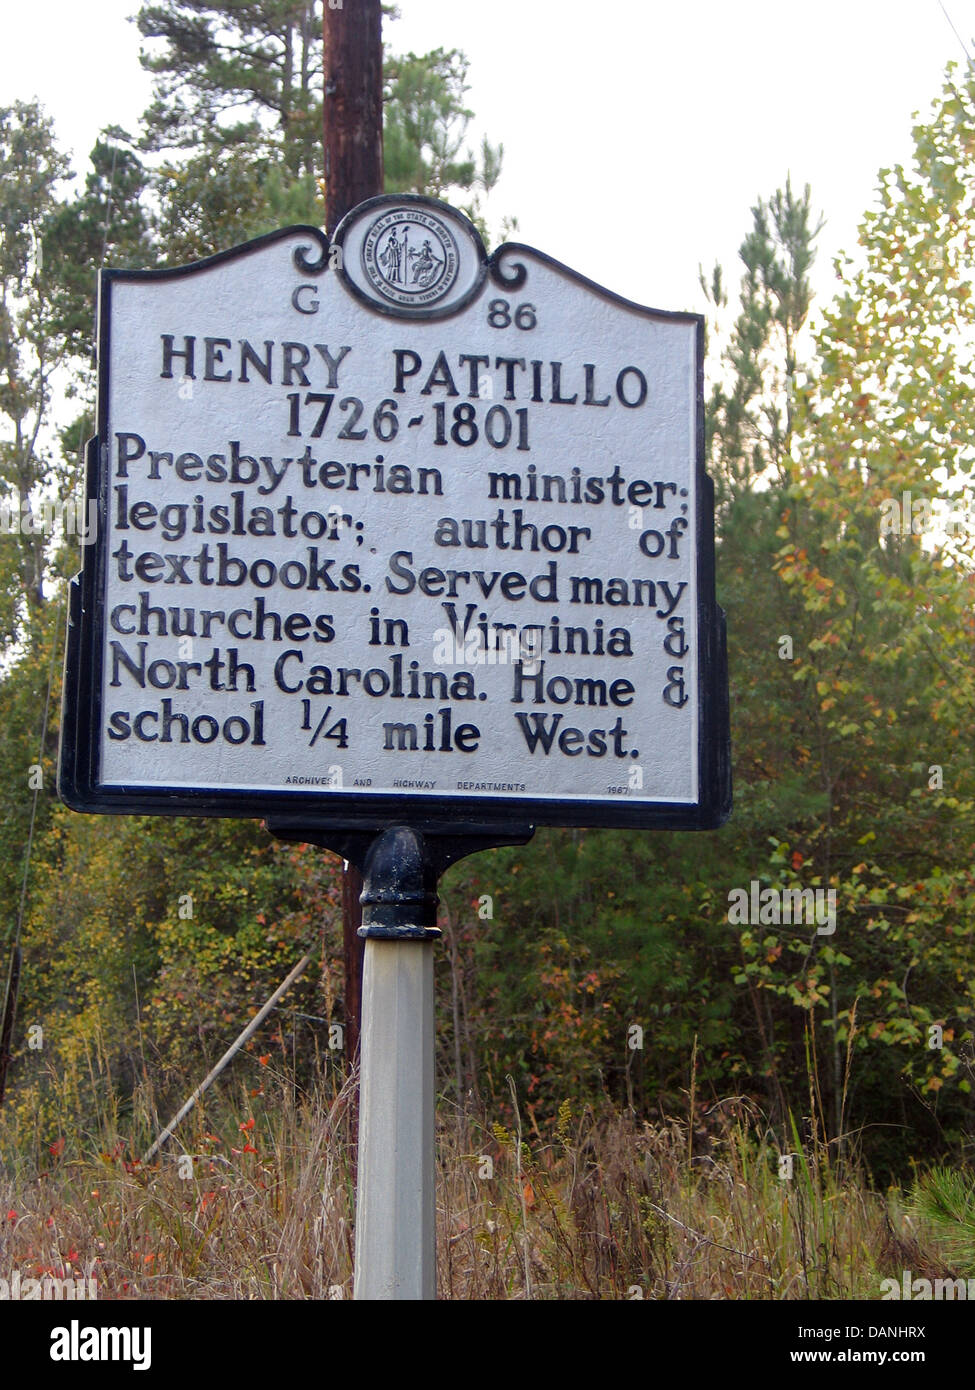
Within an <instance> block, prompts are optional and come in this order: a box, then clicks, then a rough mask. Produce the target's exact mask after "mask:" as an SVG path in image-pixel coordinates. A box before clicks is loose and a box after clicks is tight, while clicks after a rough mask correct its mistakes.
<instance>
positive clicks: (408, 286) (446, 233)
mask: <svg viewBox="0 0 975 1390" xmlns="http://www.w3.org/2000/svg"><path fill="white" fill-rule="evenodd" d="M459 265H460V261H459V255H458V251H457V243H456V241H455V240H454V235H453V232H452V231H451V230H450V228H449V227H448V225H447V223H446V222H445V221H444V220H443V218H441V217H438V216H437V214H436V213H434V212H430V211H428V210H427V209H426V208H414V207H410V206H409V205H405V206H403V207H397V208H393V209H391V210H390V211H389V212H384V213H383V214H382V216H381V217H377V218H376V220H375V221H374V222H373V223H372V225H371V226H370V227H369V230H368V231H367V232H366V235H365V238H364V240H363V242H362V269H363V271H364V273H365V275H366V278H367V279H368V280H369V283H370V284H371V285H372V286H373V288H374V289H375V290H376V291H377V293H378V294H380V295H381V296H382V297H383V299H385V300H387V301H388V302H389V303H390V304H402V305H407V306H409V305H415V306H417V307H419V306H420V305H430V304H437V303H438V302H439V301H440V300H441V299H443V298H444V297H445V296H446V295H448V294H449V293H450V291H451V289H452V288H453V286H454V283H455V281H456V279H457V275H458V270H459Z"/></svg>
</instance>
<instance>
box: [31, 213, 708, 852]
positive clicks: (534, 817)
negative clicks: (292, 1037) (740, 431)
mask: <svg viewBox="0 0 975 1390" xmlns="http://www.w3.org/2000/svg"><path fill="white" fill-rule="evenodd" d="M402 201H410V202H414V203H415V202H418V201H421V202H424V203H426V204H429V205H430V206H431V208H433V209H436V210H442V209H443V208H444V207H445V205H444V204H441V203H439V202H438V201H437V200H436V199H430V198H425V199H421V198H419V197H417V196H416V195H414V196H413V197H410V198H409V199H406V198H397V197H395V196H391V195H386V196H383V197H382V198H378V199H370V200H369V201H368V203H363V204H360V205H359V208H356V209H353V210H352V212H351V213H349V215H348V218H347V219H346V221H347V222H351V220H352V219H353V218H354V217H356V216H358V214H359V213H360V212H361V210H362V209H363V208H366V207H371V206H379V205H380V204H388V205H389V206H394V205H395V204H396V203H397V202H402ZM448 211H449V212H450V213H451V214H452V215H453V216H454V217H457V216H458V214H457V213H456V211H455V210H454V209H452V208H451V209H448ZM472 230H473V229H472ZM296 235H300V236H307V237H309V238H310V239H311V240H312V242H313V245H314V246H317V248H318V250H319V255H318V256H317V257H315V258H311V257H309V256H308V254H307V250H308V248H305V247H301V246H299V247H297V248H296V249H295V251H294V255H293V260H294V264H295V269H296V271H298V272H299V273H300V274H303V275H310V276H318V275H322V274H325V273H327V272H328V261H329V247H330V243H329V241H328V238H327V237H326V236H325V234H324V233H323V232H322V231H321V230H320V229H318V228H317V227H308V226H301V225H298V226H291V227H283V228H281V229H279V230H278V231H275V232H270V233H268V234H267V235H266V236H262V237H257V238H255V239H254V240H252V241H248V242H245V243H244V244H243V245H241V246H236V247H232V248H231V249H230V250H228V251H221V252H219V253H218V254H217V255H214V256H209V257H207V258H206V259H204V260H200V261H194V262H192V263H190V264H188V265H184V266H177V267H174V268H171V269H159V270H103V271H102V272H101V274H100V277H99V307H98V322H99V353H98V412H97V420H98V423H97V429H98V434H97V435H96V436H95V438H93V439H92V440H90V441H89V444H88V452H87V470H86V481H85V506H86V511H85V514H86V515H88V507H89V506H90V504H92V503H95V504H96V506H97V507H98V517H99V525H98V528H97V531H96V539H95V541H94V544H92V545H89V546H87V547H85V550H84V557H83V566H82V570H81V572H80V573H79V574H78V575H76V576H75V577H74V578H73V579H72V580H71V581H70V587H69V602H68V629H67V637H66V643H65V662H64V687H63V690H64V693H63V703H62V726H61V744H60V753H59V765H58V795H59V796H60V798H61V800H62V801H63V802H64V803H65V804H66V805H67V806H68V807H70V808H71V809H72V810H74V811H79V812H85V813H89V814H99V815H104V814H109V815H172V816H225V817H234V818H237V819H246V820H250V819H273V820H275V821H276V822H280V823H288V824H291V825H299V824H300V825H301V826H303V827H308V828H309V829H313V830H316V831H345V830H348V831H373V830H381V829H382V828H384V827H385V826H388V825H389V824H392V823H397V822H403V821H408V822H409V823H410V824H411V825H414V826H416V827H417V828H418V829H424V828H427V829H430V830H436V831H437V832H438V833H440V834H446V833H456V834H463V833H464V829H465V826H469V825H470V824H476V825H478V826H480V827H484V826H485V825H487V826H496V827H497V828H498V829H499V830H502V831H503V830H504V829H505V828H507V827H510V826H511V825H513V824H525V823H526V822H529V821H530V822H531V823H532V824H537V825H561V826H574V827H583V826H598V827H606V828H616V829H639V830H650V829H660V830H710V829H716V828H717V827H719V826H721V825H723V824H724V822H725V821H726V820H727V818H728V816H729V815H730V813H731V804H732V798H731V737H730V719H729V704H728V666H727V648H726V638H725V615H724V612H723V611H722V610H721V609H720V608H719V607H718V605H717V601H716V597H715V582H714V575H715V565H714V485H713V483H712V480H711V478H710V477H709V476H708V473H707V471H706V468H705V458H704V318H703V316H702V315H700V314H691V313H680V312H677V313H675V312H673V311H668V310H659V309H651V308H649V307H647V306H645V305H641V304H636V303H634V302H633V301H632V300H628V299H624V298H623V297H622V296H620V295H617V294H615V293H613V291H612V290H608V289H606V288H605V287H604V286H602V285H599V284H597V283H596V282H595V281H593V280H589V279H587V278H586V277H585V276H584V275H580V274H579V273H578V272H577V271H574V270H572V269H571V267H569V266H566V265H564V264H563V263H562V262H560V261H558V260H556V259H554V258H553V257H551V256H548V255H546V254H545V253H544V252H542V251H538V250H536V249H535V248H534V247H531V246H527V245H524V244H523V243H518V242H508V243H505V244H504V245H503V246H500V247H498V249H497V250H496V251H495V252H494V254H493V255H492V256H491V257H489V258H487V257H485V263H484V267H483V269H484V274H482V275H481V276H480V277H479V279H478V284H477V287H476V291H480V290H481V289H482V288H483V285H484V281H485V278H486V276H488V275H489V276H490V278H491V280H493V281H494V283H495V284H497V285H499V286H501V287H502V288H505V289H508V290H512V289H517V288H519V287H520V286H521V285H523V284H524V283H525V281H526V279H527V275H528V271H527V268H526V266H525V264H524V260H522V261H520V262H519V261H514V262H513V263H512V264H510V265H508V264H502V262H503V261H507V260H509V259H511V258H515V257H523V258H525V259H535V260H537V261H538V262H539V263H541V264H543V265H547V266H550V267H552V268H553V269H555V270H557V271H558V272H559V273H561V274H563V275H565V276H567V277H569V278H570V279H571V280H574V281H575V282H576V283H577V284H579V285H582V286H583V287H585V288H586V289H588V290H589V291H590V292H592V293H594V294H596V295H598V296H600V297H601V298H603V299H606V300H608V301H609V302H610V303H612V304H615V305H619V306H620V307H622V308H626V309H628V310H631V311H636V312H638V313H640V314H643V315H645V316H647V317H649V318H653V319H670V320H673V319H676V320H679V321H681V322H684V323H690V324H694V325H695V343H696V353H695V356H696V385H695V393H696V471H697V508H696V510H697V537H696V539H697V557H698V566H697V571H698V572H697V598H698V612H697V636H698V640H699V643H700V646H699V651H698V794H699V799H698V802H697V803H696V804H694V805H687V804H680V803H671V802H653V801H641V802H634V801H630V800H629V799H628V798H626V797H620V798H619V800H618V801H609V800H605V799H600V800H598V801H596V800H571V799H556V798H546V799H542V798H538V797H531V796H517V797H515V796H509V797H491V798H490V799H486V798H482V797H472V796H465V795H463V794H457V795H454V794H452V793H449V792H444V793H443V794H439V793H438V794H436V795H430V794H417V795H410V794H409V793H405V792H404V793H399V794H394V793H389V794H384V793H376V794H372V795H369V796H362V795H358V796H357V795H356V794H355V793H354V792H349V791H347V790H345V791H341V792H323V791H315V792H307V791H294V792H280V791H274V792H266V791H258V790H242V789H229V788H228V789H221V790H219V791H214V790H213V789H210V788H203V789H199V790H192V789H187V788H185V787H167V786H160V787H155V788H146V787H142V786H126V785H119V784H114V783H113V784H112V785H111V787H110V788H109V787H106V786H105V785H104V784H102V783H100V782H99V780H98V740H97V737H96V731H97V730H98V729H99V728H100V727H101V693H102V692H101V658H102V656H103V654H104V650H105V647H104V643H105V614H104V606H103V605H102V604H100V602H99V598H100V595H101V594H103V593H104V592H105V566H106V563H107V559H108V555H107V545H106V544H105V539H104V536H105V528H104V526H103V525H102V524H101V523H102V520H103V518H105V517H106V516H107V515H108V512H107V508H108V504H109V483H110V474H111V469H110V465H109V461H108V447H107V443H103V441H106V440H107V425H108V420H107V414H108V371H109V360H110V331H111V297H112V286H113V285H114V284H115V283H116V282H119V283H131V282H143V281H146V280H167V279H178V278H182V277H184V276H189V275H194V274H196V273H198V272H199V271H201V270H204V269H209V268H210V267H212V266H214V265H216V264H219V263H221V262H224V261H228V260H231V259H239V258H242V257H245V256H247V255H250V254H252V253H253V252H254V251H255V250H257V249H259V248H262V247H264V246H267V245H269V244H271V243H273V242H275V241H280V240H284V239H293V238H294V237H295V236H296ZM475 235H476V232H475ZM479 240H480V239H479V238H478V241H479ZM483 254H484V253H483V246H482V255H483ZM342 279H343V282H344V283H345V284H346V285H348V283H349V282H348V280H347V278H346V276H345V275H344V274H343V275H342ZM476 291H475V293H476ZM474 297H475V296H474V294H471V295H465V296H464V298H463V299H462V300H461V301H459V302H457V303H456V304H453V305H451V306H450V313H449V315H448V314H442V315H437V317H448V316H452V315H454V314H457V313H461V312H463V310H464V309H465V308H466V307H467V305H468V304H469V303H470V302H471V301H472V299H473V298H474ZM357 298H358V299H359V300H360V302H361V303H362V304H363V305H364V307H366V308H368V309H370V310H371V311H372V312H375V313H377V314H385V313H386V312H387V311H386V310H385V309H383V308H382V307H381V306H379V305H377V304H374V303H373V302H371V301H369V300H367V299H366V298H365V297H363V296H361V295H357ZM405 316H407V317H420V316H419V315H405ZM423 317H425V318H426V317H432V316H431V315H429V314H424V315H423Z"/></svg>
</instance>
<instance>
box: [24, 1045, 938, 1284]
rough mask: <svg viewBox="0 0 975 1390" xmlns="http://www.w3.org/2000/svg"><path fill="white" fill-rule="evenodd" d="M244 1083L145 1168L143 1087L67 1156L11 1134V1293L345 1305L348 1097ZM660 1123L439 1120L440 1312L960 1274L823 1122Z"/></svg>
mask: <svg viewBox="0 0 975 1390" xmlns="http://www.w3.org/2000/svg"><path fill="white" fill-rule="evenodd" d="M262 1090H263V1092H264V1094H263V1095H261V1097H260V1100H259V1101H257V1102H256V1103H255V1100H254V1092H253V1091H252V1090H251V1091H248V1090H247V1089H246V1088H244V1087H241V1086H240V1085H239V1083H238V1084H235V1083H233V1082H230V1081H227V1082H226V1083H221V1084H219V1085H218V1086H217V1087H215V1088H214V1091H213V1092H211V1094H210V1095H209V1096H208V1097H207V1099H206V1102H205V1108H201V1109H199V1110H198V1111H196V1112H194V1114H193V1115H191V1116H189V1117H188V1118H187V1120H186V1121H185V1122H184V1124H183V1125H182V1126H181V1128H180V1130H179V1132H178V1134H177V1135H176V1136H175V1137H174V1138H173V1139H172V1140H171V1141H170V1142H169V1143H168V1144H167V1146H166V1148H165V1150H164V1151H163V1154H162V1155H160V1157H159V1158H158V1159H157V1160H154V1161H153V1163H152V1164H150V1165H149V1166H148V1167H144V1166H143V1165H142V1164H141V1163H140V1162H139V1161H138V1154H140V1153H142V1152H144V1151H145V1149H146V1148H147V1147H148V1145H149V1142H150V1140H151V1138H152V1137H153V1134H154V1133H155V1132H156V1130H157V1129H158V1128H159V1127H160V1126H159V1120H158V1113H157V1107H156V1105H155V1104H154V1101H153V1097H152V1096H151V1094H150V1092H149V1089H148V1087H147V1088H145V1089H144V1090H143V1091H142V1092H140V1093H139V1094H138V1095H137V1096H136V1098H135V1102H134V1104H132V1105H131V1106H130V1107H128V1108H127V1109H126V1111H125V1113H124V1114H121V1113H119V1110H118V1107H117V1106H113V1105H112V1104H111V1103H110V1102H103V1104H102V1108H101V1111H100V1113H99V1115H98V1119H97V1123H96V1126H95V1130H94V1131H93V1132H89V1133H87V1134H78V1135H72V1134H71V1133H70V1132H69V1131H68V1130H67V1129H66V1130H65V1132H64V1136H63V1138H62V1139H59V1140H58V1141H56V1142H55V1143H54V1144H53V1145H52V1144H46V1143H42V1142H41V1141H40V1139H39V1136H38V1135H37V1133H35V1132H32V1131H31V1130H30V1127H29V1125H27V1126H25V1125H24V1124H23V1123H22V1124H20V1125H19V1126H17V1127H16V1132H15V1127H14V1126H12V1124H11V1123H10V1122H9V1120H8V1119H4V1118H0V1154H2V1174H0V1276H2V1277H5V1278H9V1277H10V1275H11V1273H12V1271H13V1270H14V1269H19V1270H20V1272H21V1278H22V1279H27V1278H38V1277H43V1275H44V1274H45V1273H48V1274H50V1275H53V1276H54V1277H58V1278H63V1277H71V1276H74V1277H81V1276H91V1275H93V1276H94V1277H95V1278H97V1280H98V1296H99V1298H101V1299H113V1298H122V1299H124V1298H164V1299H241V1298H244V1299H300V1298H313V1299H324V1298H348V1297H351V1290H352V1268H353V1244H354V1235H353V1232H354V1210H355V1144H354V1102H353V1096H354V1092H353V1088H352V1086H351V1085H350V1083H349V1082H348V1081H343V1079H342V1078H341V1075H340V1074H339V1073H338V1072H337V1071H335V1072H332V1073H331V1077H330V1079H326V1080H324V1081H323V1082H322V1083H321V1086H320V1088H319V1090H318V1091H317V1092H316V1093H315V1094H312V1095H305V1096H301V1095H296V1092H295V1088H294V1085H293V1081H292V1079H291V1078H290V1077H289V1076H288V1075H287V1074H286V1073H285V1072H283V1071H280V1072H278V1073H277V1074H276V1075H275V1074H274V1072H273V1068H269V1069H268V1073H267V1078H266V1082H265V1085H264V1087H263V1088H262ZM692 1113H694V1114H695V1117H696V1118H695V1122H694V1123H693V1124H691V1123H689V1122H688V1120H687V1119H685V1118H683V1117H679V1116H675V1117H672V1118H667V1119H662V1120H657V1121H654V1122H649V1121H647V1120H643V1119H639V1118H637V1117H636V1116H634V1115H633V1114H629V1113H620V1112H614V1111H612V1110H609V1109H607V1110H606V1111H605V1112H603V1113H599V1114H597V1113H595V1112H593V1111H592V1110H588V1109H587V1110H586V1111H585V1112H584V1113H582V1114H578V1115H574V1114H572V1112H571V1110H570V1108H569V1106H568V1104H566V1105H563V1107H562V1109H561V1112H560V1114H559V1117H558V1119H557V1121H555V1122H553V1124H552V1125H551V1129H550V1132H549V1133H545V1132H543V1130H541V1129H539V1127H538V1125H537V1124H536V1122H535V1120H534V1118H531V1119H530V1121H529V1123H528V1125H527V1127H526V1126H525V1125H524V1124H523V1121H522V1114H521V1108H520V1107H519V1104H518V1096H517V1094H516V1093H515V1091H514V1088H513V1087H512V1104H511V1106H510V1111H509V1114H508V1116H507V1117H506V1119H505V1122H504V1123H501V1122H500V1121H494V1122H492V1121H491V1120H490V1119H489V1118H486V1117H484V1118H477V1117H473V1116H471V1115H464V1114H461V1113H459V1112H458V1111H457V1110H456V1109H455V1108H451V1106H450V1105H449V1104H448V1103H447V1102H446V1101H443V1100H442V1101H441V1104H440V1107H439V1110H438V1174H437V1182H438V1188H437V1208H438V1210H437V1223H438V1252H439V1253H438V1259H439V1295H440V1297H441V1298H444V1299H504V1300H508V1299H625V1298H638V1297H639V1298H647V1299H834V1298H877V1297H879V1295H880V1288H879V1285H880V1280H881V1279H882V1278H884V1277H887V1276H889V1275H894V1277H899V1276H900V1271H901V1270H902V1268H910V1269H911V1270H912V1271H913V1273H914V1275H923V1274H925V1273H928V1274H932V1275H935V1276H946V1275H950V1274H952V1273H954V1272H955V1271H952V1270H951V1269H950V1267H948V1266H947V1265H946V1264H945V1261H944V1258H943V1257H942V1256H941V1255H940V1254H939V1253H938V1247H937V1243H936V1241H935V1240H934V1238H933V1236H932V1233H931V1232H930V1231H929V1230H927V1229H926V1228H925V1226H924V1222H923V1219H922V1218H920V1217H919V1216H918V1215H917V1213H916V1211H914V1210H913V1209H912V1208H911V1206H910V1203H909V1202H908V1200H907V1199H906V1198H903V1199H902V1198H901V1196H900V1194H898V1193H893V1192H891V1193H884V1194H879V1193H877V1192H875V1191H872V1190H870V1188H869V1186H868V1184H867V1183H866V1182H865V1180H864V1178H863V1176H862V1174H861V1173H860V1172H859V1171H858V1169H857V1166H856V1163H855V1160H853V1159H851V1158H849V1157H848V1158H847V1159H846V1160H845V1161H844V1163H843V1164H842V1165H838V1164H837V1163H836V1162H835V1161H833V1160H832V1159H831V1152H830V1150H829V1148H828V1147H827V1146H825V1145H823V1144H821V1143H819V1142H818V1141H817V1140H816V1138H815V1136H814V1134H813V1129H814V1127H813V1126H809V1127H808V1128H807V1130H806V1131H805V1132H803V1133H800V1130H799V1128H798V1127H797V1128H796V1130H795V1132H794V1135H793V1137H792V1142H791V1143H790V1145H789V1146H788V1149H789V1152H791V1153H792V1155H793V1161H792V1169H791V1173H792V1175H791V1177H784V1176H780V1173H782V1172H784V1171H785V1169H787V1168H788V1166H789V1165H788V1164H787V1163H786V1164H785V1165H784V1167H783V1165H782V1162H781V1160H782V1157H783V1155H782V1149H783V1148H784V1147H785V1146H784V1145H783V1144H782V1143H781V1141H780V1140H779V1139H778V1138H777V1137H776V1136H775V1135H774V1134H773V1133H772V1132H771V1130H770V1129H769V1127H768V1126H767V1125H766V1124H765V1122H764V1121H763V1118H762V1116H761V1115H760V1114H759V1112H758V1111H757V1110H756V1109H755V1108H754V1106H753V1105H752V1104H751V1103H750V1102H748V1101H747V1100H745V1099H743V1098H731V1099H728V1100H725V1101H723V1102H719V1103H717V1104H714V1105H712V1106H711V1107H710V1108H709V1109H706V1110H704V1111H701V1110H700V1109H698V1110H696V1111H694V1112H692Z"/></svg>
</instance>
